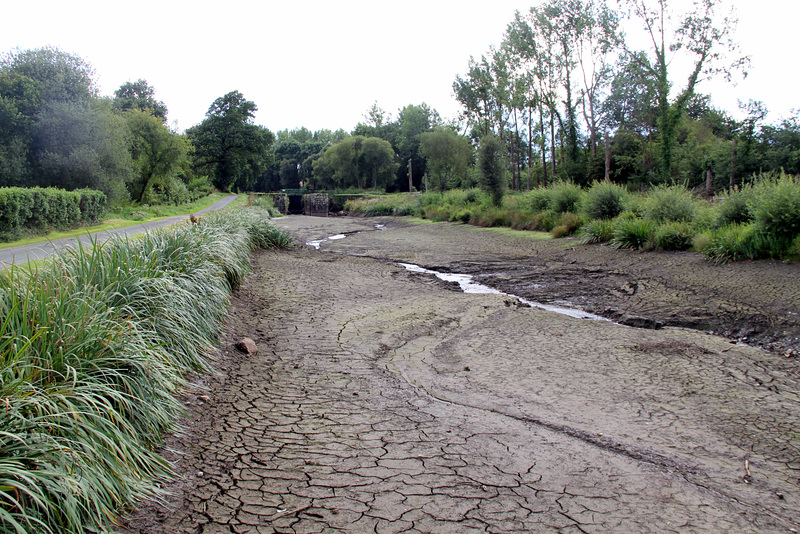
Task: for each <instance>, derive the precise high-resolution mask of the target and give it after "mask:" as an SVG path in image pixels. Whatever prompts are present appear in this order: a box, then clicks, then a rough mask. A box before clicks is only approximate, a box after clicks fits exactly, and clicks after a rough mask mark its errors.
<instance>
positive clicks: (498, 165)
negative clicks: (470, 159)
mask: <svg viewBox="0 0 800 534" xmlns="http://www.w3.org/2000/svg"><path fill="white" fill-rule="evenodd" d="M504 151H505V147H504V146H503V143H502V142H501V141H500V139H499V138H498V137H496V136H494V135H487V136H485V137H484V138H483V139H481V145H480V149H479V150H478V168H479V169H480V171H481V189H483V191H484V192H486V193H488V194H489V195H491V197H492V204H493V205H494V206H500V203H501V202H502V200H503V193H505V166H504V164H503V154H504Z"/></svg>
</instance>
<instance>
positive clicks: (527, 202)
mask: <svg viewBox="0 0 800 534" xmlns="http://www.w3.org/2000/svg"><path fill="white" fill-rule="evenodd" d="M550 194H551V191H550V190H549V189H544V188H537V189H532V190H531V191H528V192H526V193H525V194H524V195H522V197H521V200H520V204H521V207H522V209H526V210H528V211H530V212H532V213H540V212H542V211H546V210H547V209H548V208H549V207H550Z"/></svg>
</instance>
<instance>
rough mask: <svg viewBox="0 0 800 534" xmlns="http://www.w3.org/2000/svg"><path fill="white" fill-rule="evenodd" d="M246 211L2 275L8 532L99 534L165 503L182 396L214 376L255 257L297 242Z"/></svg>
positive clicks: (0, 497) (260, 214)
mask: <svg viewBox="0 0 800 534" xmlns="http://www.w3.org/2000/svg"><path fill="white" fill-rule="evenodd" d="M265 215H266V212H264V211H263V210H256V209H251V208H248V209H246V210H241V211H238V212H229V213H227V214H221V215H214V216H210V217H206V218H204V219H203V221H202V223H201V224H199V225H183V226H181V227H179V228H175V229H171V230H167V231H162V232H157V233H152V234H148V235H146V236H144V237H143V238H141V239H120V240H116V241H111V242H108V243H107V244H105V245H98V246H95V247H93V248H91V249H82V248H81V249H77V250H75V251H72V252H68V253H65V254H62V255H61V256H60V257H58V258H57V259H56V260H55V261H54V263H53V264H52V266H49V267H47V268H43V269H41V270H39V271H33V272H31V273H24V272H22V271H20V270H18V269H15V268H11V269H8V270H6V271H4V272H3V273H0V403H1V404H2V406H0V533H3V534H5V533H16V534H20V533H23V532H43V533H61V532H66V533H82V532H104V531H107V529H108V528H109V525H111V524H112V523H113V521H114V517H115V515H116V514H117V513H118V511H119V510H121V509H122V508H123V507H125V506H129V505H131V503H134V502H136V501H137V500H138V499H141V498H143V497H149V496H156V495H158V493H159V490H158V486H157V485H156V482H157V481H158V480H160V479H163V478H165V477H168V476H170V474H171V472H170V466H169V465H168V464H167V463H166V462H165V461H164V460H163V459H162V458H161V457H160V456H159V455H158V454H157V452H156V447H157V446H158V444H159V443H161V439H162V436H163V435H164V433H166V432H174V431H176V430H178V426H177V422H176V421H177V417H178V416H179V415H180V414H181V410H182V407H181V403H180V402H178V400H177V395H178V394H179V392H180V391H181V390H182V389H183V388H184V387H185V385H186V380H187V378H186V377H187V376H188V375H189V374H190V373H191V372H193V371H204V370H207V369H208V362H209V358H210V356H211V354H212V349H213V347H214V344H215V341H216V339H217V335H218V334H219V329H220V324H221V322H222V320H223V318H224V316H225V314H226V311H227V307H228V304H229V298H230V292H231V289H232V288H235V287H237V286H238V284H239V283H241V281H242V279H243V278H244V276H245V275H246V274H247V272H249V264H248V255H249V253H250V252H251V251H252V250H253V249H255V248H257V247H261V246H265V245H269V246H276V245H277V246H280V245H281V244H288V236H286V235H285V234H282V233H281V232H279V231H276V230H275V229H274V227H273V226H272V225H271V223H269V221H268V217H267V216H265Z"/></svg>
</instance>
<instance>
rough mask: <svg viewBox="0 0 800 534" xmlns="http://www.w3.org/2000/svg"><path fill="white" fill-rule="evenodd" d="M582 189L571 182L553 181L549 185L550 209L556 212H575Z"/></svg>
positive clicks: (577, 208)
mask: <svg viewBox="0 0 800 534" xmlns="http://www.w3.org/2000/svg"><path fill="white" fill-rule="evenodd" d="M582 197H583V190H582V189H581V186H579V185H577V184H574V183H572V182H563V181H560V182H555V183H553V184H552V185H551V186H550V209H551V210H553V211H554V212H556V213H567V212H570V213H577V212H578V210H579V209H580V205H581V199H582Z"/></svg>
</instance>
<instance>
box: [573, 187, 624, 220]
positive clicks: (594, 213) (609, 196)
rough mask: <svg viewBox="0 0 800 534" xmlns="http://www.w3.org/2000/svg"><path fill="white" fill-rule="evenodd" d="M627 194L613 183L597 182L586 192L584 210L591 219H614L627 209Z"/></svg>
mask: <svg viewBox="0 0 800 534" xmlns="http://www.w3.org/2000/svg"><path fill="white" fill-rule="evenodd" d="M627 196H628V194H627V192H626V191H625V189H624V188H622V187H621V186H619V185H617V184H615V183H612V182H595V183H594V184H592V187H591V188H590V189H589V190H588V191H587V192H586V196H585V197H584V201H583V210H584V212H585V213H586V215H587V216H588V217H589V218H591V219H613V218H614V217H616V216H617V215H619V214H620V213H621V212H622V211H623V210H624V209H625V202H626V199H627Z"/></svg>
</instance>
